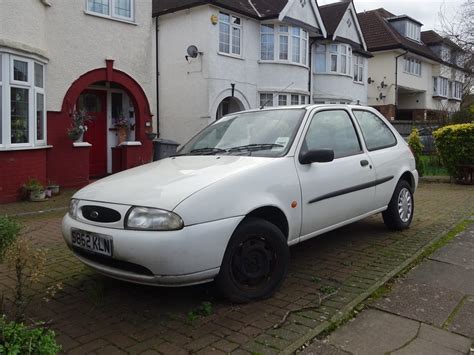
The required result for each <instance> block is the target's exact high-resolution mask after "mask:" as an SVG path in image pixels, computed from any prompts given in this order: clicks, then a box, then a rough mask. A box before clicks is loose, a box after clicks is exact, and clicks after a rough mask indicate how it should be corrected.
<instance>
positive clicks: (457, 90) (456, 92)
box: [452, 81, 462, 100]
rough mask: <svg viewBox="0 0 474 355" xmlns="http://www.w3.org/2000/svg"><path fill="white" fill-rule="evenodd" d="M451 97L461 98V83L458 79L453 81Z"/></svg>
mask: <svg viewBox="0 0 474 355" xmlns="http://www.w3.org/2000/svg"><path fill="white" fill-rule="evenodd" d="M452 98H453V99H456V100H461V99H462V83H461V82H459V81H454V82H453V94H452Z"/></svg>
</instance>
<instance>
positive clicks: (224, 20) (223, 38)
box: [219, 12, 242, 56]
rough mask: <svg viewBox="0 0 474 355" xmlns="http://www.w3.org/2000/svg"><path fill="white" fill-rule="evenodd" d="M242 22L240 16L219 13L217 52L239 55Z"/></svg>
mask: <svg viewBox="0 0 474 355" xmlns="http://www.w3.org/2000/svg"><path fill="white" fill-rule="evenodd" d="M241 44H242V22H241V19H240V17H236V16H232V15H229V14H226V13H223V12H220V13H219V52H221V53H226V54H232V55H236V56H240V54H241Z"/></svg>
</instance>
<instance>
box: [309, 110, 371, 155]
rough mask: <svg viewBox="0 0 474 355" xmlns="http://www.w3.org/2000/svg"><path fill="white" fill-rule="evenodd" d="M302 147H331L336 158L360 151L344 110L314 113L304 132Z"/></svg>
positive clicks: (355, 134) (348, 117)
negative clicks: (306, 130)
mask: <svg viewBox="0 0 474 355" xmlns="http://www.w3.org/2000/svg"><path fill="white" fill-rule="evenodd" d="M302 149H303V150H317V149H332V150H334V157H335V158H336V159H337V158H341V157H346V156H349V155H355V154H358V153H361V152H362V148H361V146H360V142H359V138H358V137H357V133H356V131H355V128H354V124H353V122H352V120H351V118H350V116H349V114H348V113H347V112H346V111H344V110H330V111H322V112H318V113H316V115H314V117H313V120H312V121H311V124H310V126H309V128H308V132H307V133H306V138H305V140H304V143H303V148H302Z"/></svg>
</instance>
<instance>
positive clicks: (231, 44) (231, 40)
mask: <svg viewBox="0 0 474 355" xmlns="http://www.w3.org/2000/svg"><path fill="white" fill-rule="evenodd" d="M221 14H222V15H226V16H229V22H223V21H222V20H221V16H220V15H221ZM218 18H219V21H218V24H219V32H218V33H219V36H218V46H217V52H218V53H219V54H222V55H225V56H230V57H235V58H242V43H243V32H244V31H243V26H242V17H241V16H236V15H234V14H233V13H231V12H224V11H219V15H218ZM233 18H236V19H238V20H239V22H240V24H238V25H236V24H234V23H233V20H232V19H233ZM221 24H225V25H228V26H229V52H225V51H222V50H221V39H220V38H221ZM234 29H238V30H239V31H240V37H239V47H238V48H239V54H236V53H233V48H234V36H233V33H234Z"/></svg>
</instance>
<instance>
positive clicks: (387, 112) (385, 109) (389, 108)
mask: <svg viewBox="0 0 474 355" xmlns="http://www.w3.org/2000/svg"><path fill="white" fill-rule="evenodd" d="M373 108H375V109H376V110H377V111H379V112H380V113H381V114H382V115H384V117H385V118H387V119H388V120H393V119H395V117H396V111H397V110H396V109H395V105H381V106H373Z"/></svg>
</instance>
